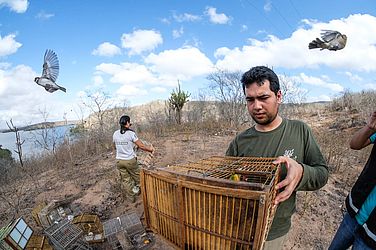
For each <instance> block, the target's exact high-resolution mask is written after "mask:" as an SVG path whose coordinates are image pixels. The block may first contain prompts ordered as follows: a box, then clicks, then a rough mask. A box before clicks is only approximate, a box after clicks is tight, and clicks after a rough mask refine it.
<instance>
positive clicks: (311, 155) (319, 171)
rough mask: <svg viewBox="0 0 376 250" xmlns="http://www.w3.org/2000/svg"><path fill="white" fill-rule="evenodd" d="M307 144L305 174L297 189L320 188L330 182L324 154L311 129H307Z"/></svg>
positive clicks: (302, 163)
mask: <svg viewBox="0 0 376 250" xmlns="http://www.w3.org/2000/svg"><path fill="white" fill-rule="evenodd" d="M307 133H308V134H307V137H306V138H307V139H306V143H305V144H306V146H305V157H304V162H300V164H301V165H302V166H303V176H302V179H301V180H300V183H299V184H298V186H297V187H296V190H297V191H313V190H317V189H320V188H321V187H323V186H324V185H325V184H326V183H327V182H328V177H329V171H328V166H327V165H326V161H325V159H324V156H323V155H322V153H321V151H320V148H319V146H318V145H317V143H316V141H315V138H314V137H313V135H312V132H311V130H310V129H309V128H308V130H307Z"/></svg>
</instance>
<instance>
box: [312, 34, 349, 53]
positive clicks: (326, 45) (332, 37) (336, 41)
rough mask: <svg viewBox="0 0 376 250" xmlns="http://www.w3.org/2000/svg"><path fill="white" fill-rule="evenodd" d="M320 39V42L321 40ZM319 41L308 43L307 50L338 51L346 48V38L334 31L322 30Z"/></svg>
mask: <svg viewBox="0 0 376 250" xmlns="http://www.w3.org/2000/svg"><path fill="white" fill-rule="evenodd" d="M321 39H322V40H321ZM321 39H320V38H316V39H315V40H313V41H312V42H310V43H309V45H308V48H309V49H319V48H320V50H323V49H327V50H333V51H336V50H340V49H343V48H344V47H345V46H346V41H347V36H346V35H344V34H341V33H340V32H338V31H335V30H323V31H322V32H321Z"/></svg>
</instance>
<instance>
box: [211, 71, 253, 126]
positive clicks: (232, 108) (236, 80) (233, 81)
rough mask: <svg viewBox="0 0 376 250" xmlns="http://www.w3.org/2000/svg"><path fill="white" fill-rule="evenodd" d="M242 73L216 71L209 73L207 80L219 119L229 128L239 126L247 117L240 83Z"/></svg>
mask: <svg viewBox="0 0 376 250" xmlns="http://www.w3.org/2000/svg"><path fill="white" fill-rule="evenodd" d="M241 76H242V72H240V71H236V72H230V71H227V70H221V69H218V70H217V71H216V72H214V73H211V74H210V75H209V76H208V77H207V79H208V80H209V81H210V86H209V88H210V89H211V91H212V93H213V96H214V98H215V99H216V101H218V102H216V104H217V109H218V110H219V113H220V116H221V119H222V120H223V121H225V122H227V124H228V125H229V126H235V127H236V126H239V125H240V124H242V123H243V122H244V121H245V120H248V115H247V112H246V108H245V98H244V93H243V89H242V84H241V82H240V79H241Z"/></svg>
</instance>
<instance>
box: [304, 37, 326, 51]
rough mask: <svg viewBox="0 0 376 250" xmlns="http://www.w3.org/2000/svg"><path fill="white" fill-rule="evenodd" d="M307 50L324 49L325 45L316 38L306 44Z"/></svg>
mask: <svg viewBox="0 0 376 250" xmlns="http://www.w3.org/2000/svg"><path fill="white" fill-rule="evenodd" d="M308 48H309V49H318V48H321V49H324V48H325V43H324V42H323V41H321V40H320V39H319V38H316V39H315V40H313V41H312V42H310V43H309V44H308Z"/></svg>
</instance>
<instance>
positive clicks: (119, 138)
mask: <svg viewBox="0 0 376 250" xmlns="http://www.w3.org/2000/svg"><path fill="white" fill-rule="evenodd" d="M119 124H120V129H119V130H116V131H115V132H114V134H113V136H112V138H113V143H114V144H113V146H114V150H116V166H117V168H118V169H119V172H120V180H121V185H122V189H123V195H124V196H125V198H126V199H128V200H129V201H131V202H135V200H136V195H138V194H139V192H140V188H139V186H140V168H139V167H138V163H137V155H136V152H135V151H134V145H136V146H137V147H138V148H140V149H142V150H144V151H147V152H150V153H152V154H153V153H154V147H153V146H146V145H145V144H143V143H142V141H141V140H139V139H138V137H137V135H136V133H135V132H134V131H133V130H132V129H130V126H131V125H132V124H131V118H130V117H129V116H127V115H123V116H122V117H121V118H120V120H119Z"/></svg>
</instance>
